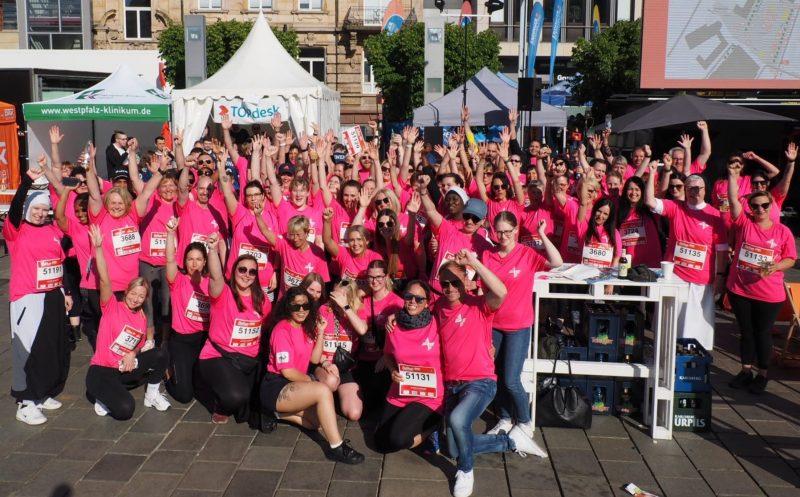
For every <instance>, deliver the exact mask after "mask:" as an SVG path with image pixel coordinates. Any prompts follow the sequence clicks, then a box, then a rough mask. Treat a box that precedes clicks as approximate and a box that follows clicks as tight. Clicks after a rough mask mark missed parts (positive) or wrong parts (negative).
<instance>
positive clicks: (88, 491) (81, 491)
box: [53, 480, 154, 497]
mask: <svg viewBox="0 0 800 497" xmlns="http://www.w3.org/2000/svg"><path fill="white" fill-rule="evenodd" d="M123 485H125V483H123V482H121V481H97V480H81V481H79V482H78V483H76V484H75V488H74V492H73V494H72V495H76V496H78V495H79V496H80V497H109V496H110V495H117V493H119V491H120V490H121V489H122V486H123ZM53 494H55V492H53ZM56 495H57V494H56ZM67 495H69V494H67ZM65 497H67V496H65ZM148 497H154V496H150V495H148Z"/></svg>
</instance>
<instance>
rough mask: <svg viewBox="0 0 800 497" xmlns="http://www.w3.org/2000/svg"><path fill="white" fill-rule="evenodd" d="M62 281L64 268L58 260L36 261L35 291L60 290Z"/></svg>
mask: <svg viewBox="0 0 800 497" xmlns="http://www.w3.org/2000/svg"><path fill="white" fill-rule="evenodd" d="M63 281H64V266H63V265H62V264H61V260H60V259H46V260H43V261H36V289H37V290H52V289H53V288H60V287H61V284H62V282H63Z"/></svg>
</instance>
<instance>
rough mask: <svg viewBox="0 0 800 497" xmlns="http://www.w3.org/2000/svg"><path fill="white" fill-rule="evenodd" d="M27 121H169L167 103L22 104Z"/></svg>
mask: <svg viewBox="0 0 800 497" xmlns="http://www.w3.org/2000/svg"><path fill="white" fill-rule="evenodd" d="M22 110H23V113H24V115H25V120H27V121H169V120H170V116H169V110H170V108H169V105H158V104H151V105H145V104H96V103H87V104H65V105H53V104H49V105H48V104H47V102H42V103H31V104H23V106H22Z"/></svg>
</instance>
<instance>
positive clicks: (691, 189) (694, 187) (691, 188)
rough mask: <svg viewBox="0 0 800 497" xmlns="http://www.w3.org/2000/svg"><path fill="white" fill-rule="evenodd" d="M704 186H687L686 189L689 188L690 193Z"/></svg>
mask: <svg viewBox="0 0 800 497" xmlns="http://www.w3.org/2000/svg"><path fill="white" fill-rule="evenodd" d="M704 188H705V187H704V186H690V187H689V188H687V190H689V191H690V192H692V193H697V192H699V191H700V190H702V189H704Z"/></svg>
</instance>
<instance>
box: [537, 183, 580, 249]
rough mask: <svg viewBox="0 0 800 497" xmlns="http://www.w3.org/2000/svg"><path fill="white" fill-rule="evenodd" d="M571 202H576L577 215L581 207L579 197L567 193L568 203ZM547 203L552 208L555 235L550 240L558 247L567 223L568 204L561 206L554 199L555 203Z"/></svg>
mask: <svg viewBox="0 0 800 497" xmlns="http://www.w3.org/2000/svg"><path fill="white" fill-rule="evenodd" d="M569 204H575V213H576V214H575V215H577V212H578V207H580V205H579V204H578V199H576V198H575V197H571V196H569V195H567V205H569ZM545 205H546V207H547V208H548V209H549V210H550V217H551V218H552V219H553V236H552V237H551V238H550V241H552V242H553V245H555V246H556V248H560V247H561V239H562V238H563V237H564V226H565V224H566V220H565V216H566V214H565V213H566V206H564V207H561V205H559V204H558V201H557V200H554V201H553V203H549V202H548V203H546V204H545Z"/></svg>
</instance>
